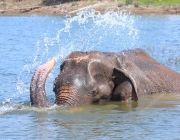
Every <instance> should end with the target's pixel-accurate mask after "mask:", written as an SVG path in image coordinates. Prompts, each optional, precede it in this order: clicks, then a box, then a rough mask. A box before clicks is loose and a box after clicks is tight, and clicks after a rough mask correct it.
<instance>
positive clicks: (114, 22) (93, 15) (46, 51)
mask: <svg viewBox="0 0 180 140" xmlns="http://www.w3.org/2000/svg"><path fill="white" fill-rule="evenodd" d="M63 19H64V20H63V22H64V27H63V28H60V29H57V34H56V35H55V36H48V34H47V33H44V35H43V38H42V40H37V42H36V51H35V52H33V53H32V54H33V55H32V56H31V57H30V58H29V60H27V61H26V63H25V65H24V66H22V69H21V72H20V73H19V75H18V76H17V82H16V90H15V91H16V92H15V93H14V94H13V95H10V97H8V98H6V99H5V101H4V102H3V103H2V105H0V106H1V107H0V114H3V113H6V112H9V111H12V110H17V109H22V104H23V105H24V104H25V103H26V104H27V103H28V102H29V86H30V85H29V84H30V80H31V77H32V74H33V72H34V70H35V69H36V68H37V67H38V65H40V64H42V63H44V62H45V61H46V60H47V59H48V58H49V57H53V58H55V59H56V61H57V64H56V66H55V68H54V69H53V71H52V72H51V74H50V75H49V77H48V79H47V84H46V90H47V94H48V97H49V98H50V100H52V102H53V100H54V96H53V95H52V88H53V87H52V83H53V81H54V78H55V77H56V75H58V73H59V65H60V63H61V62H62V61H63V59H64V58H65V57H66V56H67V55H69V54H70V53H71V52H72V51H91V50H99V51H121V50H123V49H125V48H126V49H127V48H128V47H129V48H132V47H134V46H135V45H136V44H137V41H138V30H137V29H136V28H135V27H134V21H135V19H134V17H133V16H130V15H129V13H127V12H126V11H117V12H114V11H113V10H107V11H106V12H105V13H104V14H101V13H100V12H98V11H95V10H87V11H81V12H79V13H77V15H76V16H71V15H67V16H66V17H65V18H63ZM54 23H55V22H54V21H52V24H54ZM14 101H16V102H18V103H19V106H18V105H17V104H13V102H14ZM7 103H8V104H7ZM9 106H10V107H9ZM7 108H8V109H7Z"/></svg>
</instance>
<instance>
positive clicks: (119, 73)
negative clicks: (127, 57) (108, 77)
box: [113, 68, 138, 102]
mask: <svg viewBox="0 0 180 140" xmlns="http://www.w3.org/2000/svg"><path fill="white" fill-rule="evenodd" d="M113 78H114V81H116V80H117V81H121V80H122V79H121V78H123V79H124V78H126V79H128V81H131V84H132V87H133V90H132V100H134V101H136V102H137V101H138V97H137V85H136V82H135V79H134V78H133V77H132V76H131V74H130V73H129V72H128V71H127V70H126V69H120V68H114V70H113Z"/></svg>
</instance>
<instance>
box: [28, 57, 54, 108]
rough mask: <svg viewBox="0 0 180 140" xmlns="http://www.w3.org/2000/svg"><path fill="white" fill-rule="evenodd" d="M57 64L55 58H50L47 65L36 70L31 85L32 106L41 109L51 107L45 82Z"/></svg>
mask: <svg viewBox="0 0 180 140" xmlns="http://www.w3.org/2000/svg"><path fill="white" fill-rule="evenodd" d="M55 63H56V61H55V59H54V58H49V59H48V60H47V62H46V63H45V64H43V65H40V66H39V67H38V68H37V69H36V70H35V72H34V75H33V77H32V79H31V85H30V100H31V105H33V106H39V107H49V106H51V103H50V102H49V101H48V99H47V97H46V91H45V82H46V79H47V76H48V74H49V73H50V71H51V70H52V69H53V67H54V65H55Z"/></svg>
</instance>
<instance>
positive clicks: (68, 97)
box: [30, 49, 180, 107]
mask: <svg viewBox="0 0 180 140" xmlns="http://www.w3.org/2000/svg"><path fill="white" fill-rule="evenodd" d="M52 63H53V64H54V61H52ZM46 67H48V64H47V63H46V64H44V65H43V68H46ZM43 68H42V66H40V67H39V68H38V69H37V70H36V72H35V73H34V76H33V78H32V81H31V94H30V95H31V103H32V105H35V106H41V107H46V106H50V103H49V101H48V100H47V98H46V94H45V86H43V87H39V85H42V84H45V80H42V81H41V80H39V79H46V77H47V75H48V73H49V72H50V69H52V68H53V67H50V69H48V70H46V69H45V70H44V72H42V71H43ZM37 73H38V74H37ZM32 83H33V84H34V85H33V84H32ZM32 85H33V86H32ZM32 87H36V88H33V89H35V90H32ZM54 92H55V96H56V99H55V104H57V105H74V106H75V105H84V104H91V103H96V102H100V101H109V100H115V101H125V102H127V101H128V99H129V98H131V100H134V101H136V102H137V101H138V97H140V96H141V95H143V94H154V93H180V74H179V73H177V72H175V71H173V70H171V69H169V68H168V67H165V66H163V65H161V64H160V63H158V62H157V61H156V60H154V59H153V58H152V57H150V56H149V55H148V54H147V53H146V52H145V51H144V50H142V49H132V50H125V51H122V52H120V53H102V52H98V51H93V52H88V53H87V52H72V53H71V54H70V55H69V56H68V57H67V58H66V59H65V60H64V62H63V63H62V64H61V73H60V74H59V75H58V77H57V78H56V79H55V83H54Z"/></svg>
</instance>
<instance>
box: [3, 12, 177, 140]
mask: <svg viewBox="0 0 180 140" xmlns="http://www.w3.org/2000/svg"><path fill="white" fill-rule="evenodd" d="M131 48H143V49H145V50H146V51H147V52H148V53H149V54H150V55H151V56H152V57H154V58H155V59H156V60H157V61H159V62H160V63H162V64H164V65H166V66H168V67H170V68H171V69H173V70H175V71H177V72H180V16H178V15H164V16H162V15H161V16H158V15H151V16H148V15H147V16H146V15H143V16H141V15H136V16H135V15H134V16H133V15H129V13H126V12H125V11H119V12H114V11H111V10H109V11H107V12H106V13H105V14H100V13H98V12H97V11H94V10H89V11H84V12H79V13H78V14H77V15H75V16H68V15H67V16H63V17H62V16H36V15H33V16H1V17H0V87H1V88H0V139H88V140H89V139H102V140H106V139H180V117H179V116H180V95H178V94H175V95H168V94H166V95H165V94H159V95H153V96H144V97H142V99H140V101H139V102H138V103H134V102H129V103H128V104H124V103H120V102H108V103H100V104H94V105H88V106H79V107H63V106H61V107H57V106H53V107H51V108H35V107H31V106H30V102H29V100H30V99H29V86H30V80H31V77H32V75H33V72H34V70H35V69H36V68H37V67H38V65H40V64H42V63H44V62H46V60H47V59H48V58H49V57H54V58H55V59H56V60H57V64H56V66H55V68H54V69H53V70H52V72H51V73H50V75H49V76H48V79H47V83H46V90H47V96H48V99H49V100H50V101H51V102H52V103H53V102H54V93H53V92H52V89H53V82H54V78H55V77H56V76H57V75H58V73H59V71H60V70H59V65H60V63H61V62H62V61H63V59H64V58H65V57H66V56H67V55H68V54H69V53H70V52H72V51H77V50H79V51H92V50H98V51H104V52H119V51H122V50H124V49H131ZM170 82H171V81H170Z"/></svg>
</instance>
